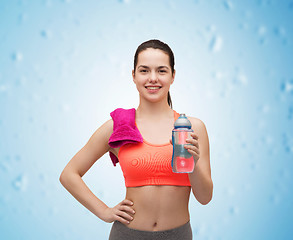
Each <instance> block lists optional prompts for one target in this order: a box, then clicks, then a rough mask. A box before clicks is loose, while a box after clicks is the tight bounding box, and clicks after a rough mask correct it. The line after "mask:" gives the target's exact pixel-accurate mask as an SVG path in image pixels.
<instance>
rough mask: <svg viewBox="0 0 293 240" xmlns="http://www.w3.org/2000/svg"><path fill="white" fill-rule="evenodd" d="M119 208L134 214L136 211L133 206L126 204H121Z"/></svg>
mask: <svg viewBox="0 0 293 240" xmlns="http://www.w3.org/2000/svg"><path fill="white" fill-rule="evenodd" d="M119 210H120V211H126V212H129V213H132V214H134V213H135V211H134V210H133V209H132V208H131V207H128V206H126V205H121V206H120V208H119Z"/></svg>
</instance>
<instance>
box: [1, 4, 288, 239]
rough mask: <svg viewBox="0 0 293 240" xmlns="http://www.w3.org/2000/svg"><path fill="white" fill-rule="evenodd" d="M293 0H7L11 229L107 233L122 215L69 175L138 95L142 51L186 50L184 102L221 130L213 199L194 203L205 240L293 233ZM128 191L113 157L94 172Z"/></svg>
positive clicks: (213, 145)
mask: <svg viewBox="0 0 293 240" xmlns="http://www.w3.org/2000/svg"><path fill="white" fill-rule="evenodd" d="M292 20H293V1H291V0H290V1H289V0H281V1H277V0H248V1H236V0H234V1H233V0H227V1H220V0H206V1H203V0H197V1H196V0H193V1H191V0H189V1H187V0H184V1H175V0H174V1H171V0H170V1H153V0H149V1H146V0H145V1H135V0H121V1H114V0H111V1H93V0H92V1H77V0H71V1H70V0H67V1H57V0H56V1H53V0H51V1H50V0H42V1H41V0H40V1H28V0H19V1H16V0H15V1H4V0H2V1H1V2H0V136H1V138H0V140H1V141H0V161H1V162H0V187H1V191H0V234H1V235H0V238H1V239H107V237H108V234H109V231H110V227H111V224H109V223H104V222H102V221H101V220H99V219H98V218H97V217H96V216H94V215H93V214H92V213H90V212H89V211H88V210H87V209H86V208H84V207H83V206H82V205H81V204H79V203H78V202H77V201H76V200H75V199H74V198H73V197H72V196H71V195H70V194H69V193H68V192H67V191H66V190H65V189H64V188H63V187H62V185H61V184H60V183H59V175H60V173H61V171H62V170H63V168H64V167H65V165H66V164H67V163H68V161H69V160H70V159H71V158H72V157H73V156H74V155H75V153H76V152H77V151H78V150H79V149H80V148H82V147H83V146H84V144H86V142H87V140H88V139H89V138H90V136H91V135H92V134H93V132H94V131H95V130H96V129H97V128H98V127H99V126H100V125H101V124H102V123H104V122H105V121H106V120H108V119H109V118H110V115H109V113H110V112H111V111H112V110H114V109H115V108H117V107H124V108H131V107H135V108H136V107H137V106H138V99H139V98H138V93H137V90H136V88H135V85H134V83H133V82H132V77H131V70H132V68H133V55H134V52H135V50H136V48H137V46H138V45H139V44H140V43H142V42H144V41H146V40H149V39H153V38H158V39H160V40H162V41H165V42H166V43H168V44H169V46H170V47H171V48H172V49H173V51H174V54H175V69H176V70H177V73H176V77H175V82H174V84H173V85H172V87H171V90H170V92H171V96H172V99H173V106H174V109H175V110H176V111H178V112H184V113H187V115H190V116H194V117H197V118H200V119H201V120H202V121H203V122H204V123H205V124H206V127H207V130H208V134H209V138H210V151H211V167H212V177H213V181H214V196H213V200H212V201H211V202H210V203H209V204H208V205H206V206H202V205H200V204H199V203H198V202H196V200H195V199H194V197H191V200H190V213H191V224H192V229H193V232H194V235H195V239H240V240H242V239H292V235H293V230H292V229H293V228H292V220H293V219H292V214H293V207H292V203H293V193H292V189H293V124H292V122H293V101H292V100H293V67H292V62H293V38H292V37H293V24H292V22H293V21H292ZM83 179H84V181H85V182H86V183H87V184H88V186H89V187H90V189H91V190H92V191H93V192H94V193H95V194H96V195H97V196H98V197H99V198H101V199H102V200H103V201H104V202H105V203H106V204H108V205H109V206H114V205H116V204H117V203H118V202H120V201H121V200H122V199H123V198H124V195H125V187H124V180H123V175H122V172H121V169H120V166H119V165H118V166H117V167H116V168H114V167H113V166H112V163H111V161H110V158H109V156H108V154H106V155H105V156H103V157H102V158H101V159H100V160H99V161H97V162H96V163H95V164H94V166H93V167H92V168H91V169H90V170H89V172H88V173H87V174H86V175H85V176H84V177H83Z"/></svg>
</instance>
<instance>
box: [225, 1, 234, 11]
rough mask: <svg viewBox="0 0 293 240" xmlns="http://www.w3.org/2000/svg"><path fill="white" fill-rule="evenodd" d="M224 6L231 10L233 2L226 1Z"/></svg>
mask: <svg viewBox="0 0 293 240" xmlns="http://www.w3.org/2000/svg"><path fill="white" fill-rule="evenodd" d="M223 4H224V7H225V8H226V9H227V10H231V9H232V8H233V4H232V3H231V1H228V0H227V1H224V3H223Z"/></svg>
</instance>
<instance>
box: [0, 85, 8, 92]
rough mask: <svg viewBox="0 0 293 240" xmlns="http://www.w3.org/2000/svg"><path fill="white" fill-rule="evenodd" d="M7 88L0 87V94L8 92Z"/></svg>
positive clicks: (5, 86)
mask: <svg viewBox="0 0 293 240" xmlns="http://www.w3.org/2000/svg"><path fill="white" fill-rule="evenodd" d="M8 90H9V86H8V85H0V93H4V92H8Z"/></svg>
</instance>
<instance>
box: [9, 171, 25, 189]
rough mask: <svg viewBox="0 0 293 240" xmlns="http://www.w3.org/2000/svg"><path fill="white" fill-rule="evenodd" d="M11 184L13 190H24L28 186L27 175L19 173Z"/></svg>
mask: <svg viewBox="0 0 293 240" xmlns="http://www.w3.org/2000/svg"><path fill="white" fill-rule="evenodd" d="M12 186H13V188H14V189H15V190H17V191H21V192H25V191H26V190H27V187H28V177H27V176H26V175H23V174H22V175H19V176H18V177H17V178H16V179H15V180H14V181H13V182H12Z"/></svg>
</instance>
